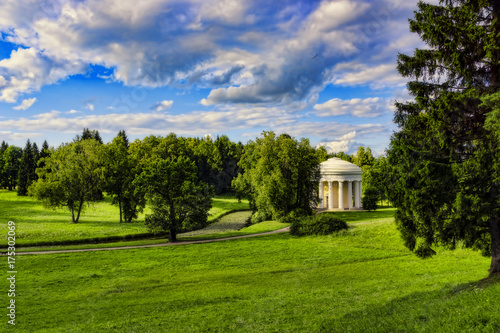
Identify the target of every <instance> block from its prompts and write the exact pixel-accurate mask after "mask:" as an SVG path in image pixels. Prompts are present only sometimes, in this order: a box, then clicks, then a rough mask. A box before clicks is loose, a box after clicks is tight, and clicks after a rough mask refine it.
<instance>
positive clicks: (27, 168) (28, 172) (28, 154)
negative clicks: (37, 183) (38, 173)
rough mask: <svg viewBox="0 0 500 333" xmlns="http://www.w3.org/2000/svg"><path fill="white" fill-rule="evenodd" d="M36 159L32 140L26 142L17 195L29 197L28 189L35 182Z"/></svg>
mask: <svg viewBox="0 0 500 333" xmlns="http://www.w3.org/2000/svg"><path fill="white" fill-rule="evenodd" d="M34 178H35V158H34V155H33V146H32V145H31V142H30V140H29V139H28V141H27V142H26V146H25V147H24V149H23V152H22V155H21V159H20V161H19V171H18V180H17V186H18V187H17V195H28V187H29V186H30V185H31V183H32V182H33V181H34V180H35V179H34Z"/></svg>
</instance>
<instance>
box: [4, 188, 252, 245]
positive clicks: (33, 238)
mask: <svg viewBox="0 0 500 333" xmlns="http://www.w3.org/2000/svg"><path fill="white" fill-rule="evenodd" d="M248 208H249V206H248V201H246V200H242V202H241V203H238V201H237V200H236V199H234V197H231V196H229V195H226V196H218V197H216V198H214V199H213V207H212V209H211V210H210V217H209V220H210V221H213V220H215V219H218V218H219V217H220V216H222V215H224V214H226V213H228V212H229V211H233V210H242V209H248ZM0 212H2V215H1V216H2V219H3V221H2V222H1V223H2V225H6V223H7V222H8V221H9V220H11V221H14V222H16V226H17V230H16V233H17V239H16V240H17V245H18V246H34V245H37V244H38V245H43V244H51V243H52V244H58V243H64V242H71V241H81V242H85V240H87V242H93V241H97V240H98V239H99V238H105V237H111V236H122V237H123V236H126V235H138V234H145V233H147V232H148V230H147V228H146V226H145V225H144V214H140V216H139V218H138V220H137V221H136V222H134V223H119V212H118V206H116V205H112V204H111V198H109V197H106V198H105V199H104V200H103V201H100V202H95V203H92V204H91V205H90V206H89V207H86V208H85V211H84V212H83V214H82V216H81V218H80V221H79V222H78V223H76V224H73V223H71V215H70V212H69V210H68V209H65V208H61V209H54V210H51V209H47V208H44V207H43V206H42V205H41V203H40V202H38V201H36V200H35V199H33V198H30V197H19V196H17V194H16V192H13V191H7V190H0ZM148 212H149V211H148V210H147V207H146V210H145V213H148ZM0 239H1V243H0V246H1V247H5V244H6V237H5V236H2V237H1V238H0Z"/></svg>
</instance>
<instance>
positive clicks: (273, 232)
mask: <svg viewBox="0 0 500 333" xmlns="http://www.w3.org/2000/svg"><path fill="white" fill-rule="evenodd" d="M288 231H290V227H286V228H282V229H278V230H273V231H267V232H261V233H258V234H251V235H242V236H233V237H226V238H216V239H205V240H197V241H185V242H175V243H161V244H148V245H134V246H119V247H102V248H94V249H79V250H51V251H33V252H16V256H19V255H25V254H53V253H71V252H90V251H106V250H126V249H140V248H145V247H161V246H173V245H187V244H201V243H212V242H222V241H226V240H231V239H239V238H249V237H257V236H265V235H272V234H277V233H281V232H288ZM1 255H5V253H2V254H1Z"/></svg>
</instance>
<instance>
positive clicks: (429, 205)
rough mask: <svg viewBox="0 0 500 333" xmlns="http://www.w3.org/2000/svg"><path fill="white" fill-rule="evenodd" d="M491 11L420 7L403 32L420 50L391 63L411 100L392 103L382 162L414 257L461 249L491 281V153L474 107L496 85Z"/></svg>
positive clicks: (497, 269)
mask: <svg viewBox="0 0 500 333" xmlns="http://www.w3.org/2000/svg"><path fill="white" fill-rule="evenodd" d="M499 18H500V1H499V0H489V1H488V0H475V1H471V0H468V1H466V0H442V1H440V4H439V5H430V4H426V3H423V2H420V3H419V5H418V10H417V11H416V12H415V17H414V19H412V20H410V30H411V31H412V32H414V33H417V34H419V36H420V38H421V39H422V40H423V41H424V42H425V43H426V44H427V45H428V48H425V49H417V50H415V53H414V54H413V55H412V56H409V55H402V54H400V55H399V59H398V70H399V72H400V73H401V74H402V75H403V76H405V77H408V78H409V79H410V80H411V81H410V82H409V83H408V89H409V91H410V92H411V93H412V94H413V95H414V96H415V100H414V101H412V102H406V103H396V108H397V111H396V112H395V117H394V121H395V122H396V124H397V125H398V126H399V131H398V132H396V133H395V134H394V135H393V137H392V139H391V145H390V149H389V152H388V159H389V163H390V164H391V165H392V168H391V172H389V175H390V176H391V177H390V180H391V182H390V184H389V186H390V187H391V191H389V193H388V194H389V196H390V197H389V199H390V200H391V201H392V202H393V204H394V205H395V206H396V208H397V212H396V223H397V226H398V229H399V230H400V231H401V233H402V236H403V239H404V240H405V244H406V246H407V247H408V248H409V249H410V250H412V251H414V252H415V253H416V254H417V255H419V256H421V257H427V256H431V255H433V254H435V251H434V250H433V249H432V246H434V245H436V244H442V245H445V246H448V247H449V248H455V247H456V246H457V244H463V245H464V246H465V247H468V248H475V249H480V250H482V252H483V253H484V254H486V255H491V257H492V261H491V266H490V270H489V272H490V275H493V274H498V273H500V192H499V191H500V183H499V179H500V177H499V176H500V149H499V145H500V143H499V141H498V139H497V137H496V136H495V133H494V131H491V130H490V129H488V128H486V127H485V126H484V125H485V119H486V118H487V117H488V114H489V113H491V111H492V108H491V106H489V105H488V103H482V100H481V98H484V97H485V96H488V95H490V94H494V93H495V92H497V91H498V90H499V83H500V62H499V60H500V41H499V39H498V37H497V36H498V34H499V33H500V21H499Z"/></svg>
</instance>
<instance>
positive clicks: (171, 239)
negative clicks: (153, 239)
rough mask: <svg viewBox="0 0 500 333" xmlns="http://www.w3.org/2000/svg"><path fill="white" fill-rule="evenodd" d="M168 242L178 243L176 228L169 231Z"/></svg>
mask: <svg viewBox="0 0 500 333" xmlns="http://www.w3.org/2000/svg"><path fill="white" fill-rule="evenodd" d="M168 241H169V242H170V243H175V242H177V230H175V229H174V228H170V230H169V231H168Z"/></svg>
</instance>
